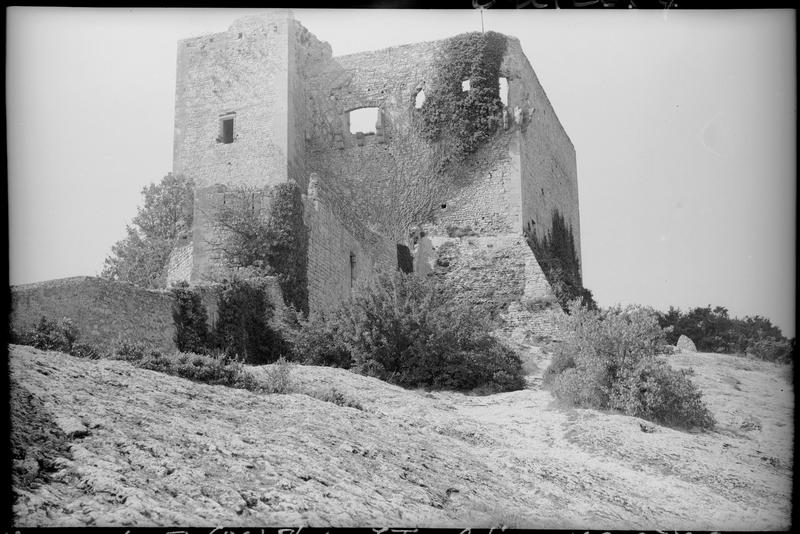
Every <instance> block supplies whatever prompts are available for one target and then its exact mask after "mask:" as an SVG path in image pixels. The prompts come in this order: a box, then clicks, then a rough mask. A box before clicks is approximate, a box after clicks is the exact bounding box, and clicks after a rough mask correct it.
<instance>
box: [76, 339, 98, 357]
mask: <svg viewBox="0 0 800 534" xmlns="http://www.w3.org/2000/svg"><path fill="white" fill-rule="evenodd" d="M70 354H71V355H73V356H77V357H78V358H86V359H87V360H99V359H100V358H102V356H103V355H102V354H101V353H100V351H99V350H97V347H95V346H93V345H89V344H88V343H80V342H76V343H74V344H73V345H72V350H71V351H70Z"/></svg>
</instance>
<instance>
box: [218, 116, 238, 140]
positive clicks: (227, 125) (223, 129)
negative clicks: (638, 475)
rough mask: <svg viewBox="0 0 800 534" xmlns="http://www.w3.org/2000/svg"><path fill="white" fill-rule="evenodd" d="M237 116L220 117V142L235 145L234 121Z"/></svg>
mask: <svg viewBox="0 0 800 534" xmlns="http://www.w3.org/2000/svg"><path fill="white" fill-rule="evenodd" d="M234 117H235V114H227V115H223V116H222V117H220V120H219V126H220V131H219V139H218V140H219V142H220V143H225V144H230V143H233V139H234V137H233V119H234Z"/></svg>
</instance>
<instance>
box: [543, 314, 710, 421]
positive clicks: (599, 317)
mask: <svg viewBox="0 0 800 534" xmlns="http://www.w3.org/2000/svg"><path fill="white" fill-rule="evenodd" d="M565 322H566V325H565V332H567V336H566V339H565V340H564V342H563V344H562V345H561V347H560V348H559V352H558V353H557V354H556V355H555V356H554V358H553V360H552V362H551V364H550V366H549V367H548V369H547V370H546V371H545V373H544V384H545V385H546V386H547V387H548V388H549V389H550V390H551V392H552V393H553V395H554V396H555V397H556V398H557V399H559V400H562V401H565V402H567V403H568V404H570V405H573V406H576V407H583V408H596V409H613V410H619V411H621V412H622V413H624V414H626V415H632V416H635V417H641V418H642V419H647V420H650V421H653V422H656V423H659V424H662V425H666V426H671V427H677V428H693V427H698V428H702V429H708V428H712V427H713V426H714V425H715V424H716V422H715V420H714V417H713V416H712V414H711V412H710V411H709V410H708V408H707V407H706V405H705V403H704V402H703V400H702V394H701V392H700V391H699V390H698V389H697V387H696V386H695V385H694V383H692V381H691V380H690V379H689V373H687V372H684V371H678V370H675V369H673V368H671V367H670V366H669V365H668V364H667V363H666V361H665V360H664V359H663V358H662V357H659V354H662V353H663V348H664V345H665V343H666V342H665V339H664V331H663V330H662V329H661V328H660V327H659V326H658V322H657V320H656V316H655V313H654V312H652V311H651V310H648V309H646V308H642V307H637V306H629V307H626V308H620V307H616V308H610V309H607V310H603V311H599V310H589V309H587V308H585V307H582V306H580V305H579V304H578V302H577V301H573V302H572V303H571V304H570V314H569V315H568V316H567V317H566V318H565Z"/></svg>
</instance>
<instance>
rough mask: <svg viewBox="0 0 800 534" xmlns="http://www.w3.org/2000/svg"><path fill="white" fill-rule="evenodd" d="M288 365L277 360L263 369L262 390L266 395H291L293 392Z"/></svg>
mask: <svg viewBox="0 0 800 534" xmlns="http://www.w3.org/2000/svg"><path fill="white" fill-rule="evenodd" d="M290 365H291V364H290V363H289V362H287V361H286V360H285V359H284V358H279V359H278V361H276V362H275V363H274V364H272V365H270V366H269V367H266V368H265V369H264V374H263V375H262V376H263V377H264V381H263V384H262V385H261V387H262V390H263V391H265V392H266V393H291V392H292V391H293V389H294V388H293V386H292V377H291V368H290Z"/></svg>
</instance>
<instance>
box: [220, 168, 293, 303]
mask: <svg viewBox="0 0 800 534" xmlns="http://www.w3.org/2000/svg"><path fill="white" fill-rule="evenodd" d="M265 200H268V201H269V202H266V203H265ZM213 221H214V225H215V227H216V229H217V234H218V235H219V238H218V239H217V240H216V241H215V242H213V243H212V246H213V247H214V248H215V249H216V250H217V251H218V252H219V253H220V254H221V255H222V257H223V259H224V260H225V262H226V263H227V264H228V265H229V266H230V267H232V268H233V269H247V270H248V271H249V272H251V273H253V274H255V275H257V276H267V275H274V276H276V277H277V278H278V282H279V284H280V286H281V291H282V293H283V298H284V301H285V302H286V304H288V305H290V306H293V307H295V308H296V309H298V310H301V311H303V312H304V313H308V281H307V268H306V264H307V261H308V259H307V257H308V228H307V227H306V226H305V224H304V222H303V201H302V194H301V192H300V187H299V186H298V185H297V184H296V183H294V182H287V183H282V184H278V185H276V186H275V187H274V188H272V189H271V190H263V189H258V188H253V187H243V188H237V189H235V190H232V191H229V192H228V198H227V199H226V202H225V203H224V205H223V206H220V207H219V208H218V209H217V210H216V212H215V214H214V216H213Z"/></svg>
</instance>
